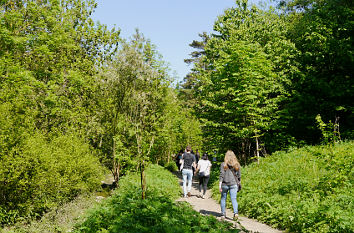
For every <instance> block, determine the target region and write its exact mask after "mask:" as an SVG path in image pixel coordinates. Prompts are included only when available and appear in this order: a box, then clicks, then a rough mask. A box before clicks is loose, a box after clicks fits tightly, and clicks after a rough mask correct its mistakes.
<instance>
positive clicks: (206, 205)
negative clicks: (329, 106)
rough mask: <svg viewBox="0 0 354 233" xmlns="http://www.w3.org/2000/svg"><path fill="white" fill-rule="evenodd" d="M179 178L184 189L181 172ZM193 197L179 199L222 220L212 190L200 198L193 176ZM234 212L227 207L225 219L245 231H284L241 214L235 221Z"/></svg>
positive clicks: (260, 232)
mask: <svg viewBox="0 0 354 233" xmlns="http://www.w3.org/2000/svg"><path fill="white" fill-rule="evenodd" d="M176 175H177V176H178V178H179V183H180V185H181V188H182V189H183V186H182V185H183V182H182V179H181V174H180V173H178V174H176ZM191 194H192V195H191V197H187V198H183V197H182V198H180V199H178V200H177V201H186V202H188V203H190V204H191V205H192V206H193V208H194V210H196V211H198V212H199V213H201V214H204V215H212V216H215V217H216V218H217V219H219V220H221V215H220V204H219V203H217V202H216V201H215V200H214V199H212V198H211V191H210V190H207V192H206V195H205V199H202V198H199V197H198V195H199V190H198V181H196V180H195V179H194V178H193V183H192V191H191ZM232 216H233V212H232V211H231V210H229V209H226V218H225V221H228V222H232V223H233V225H234V226H235V227H236V228H238V229H243V230H244V232H259V233H281V232H282V231H280V230H277V229H274V228H272V227H270V226H268V225H266V224H263V223H260V222H257V221H256V220H254V219H250V218H246V217H243V216H239V221H238V222H235V221H233V220H232Z"/></svg>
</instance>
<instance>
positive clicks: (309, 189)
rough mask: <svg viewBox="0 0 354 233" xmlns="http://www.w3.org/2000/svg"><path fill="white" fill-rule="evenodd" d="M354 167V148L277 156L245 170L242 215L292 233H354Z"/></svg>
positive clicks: (313, 148)
mask: <svg viewBox="0 0 354 233" xmlns="http://www.w3.org/2000/svg"><path fill="white" fill-rule="evenodd" d="M353 165H354V142H346V143H341V144H337V145H335V146H308V147H304V148H301V149H295V150H291V151H288V152H277V153H274V154H273V155H272V156H269V157H267V158H264V159H262V160H261V161H260V164H257V163H254V164H251V165H250V166H247V167H245V168H244V169H243V170H242V191H241V192H240V193H239V197H238V202H239V209H240V212H241V213H242V214H245V215H247V216H249V217H252V218H257V219H258V220H260V221H262V222H265V223H268V224H271V225H273V226H275V227H278V228H283V229H287V230H289V231H291V232H354V226H353V224H352V223H353V222H354V203H353V200H354V195H353V177H354V169H353V168H354V166H353ZM217 189H218V187H217V182H216V183H214V185H213V193H214V194H215V197H216V198H220V197H219V196H220V195H219V192H218V190H217ZM228 204H229V205H230V203H228Z"/></svg>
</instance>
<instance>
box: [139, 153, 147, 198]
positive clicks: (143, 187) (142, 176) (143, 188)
mask: <svg viewBox="0 0 354 233" xmlns="http://www.w3.org/2000/svg"><path fill="white" fill-rule="evenodd" d="M140 181H141V191H142V192H141V198H142V199H143V200H145V197H146V177H145V160H143V161H142V163H141V165H140Z"/></svg>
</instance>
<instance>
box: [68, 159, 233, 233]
mask: <svg viewBox="0 0 354 233" xmlns="http://www.w3.org/2000/svg"><path fill="white" fill-rule="evenodd" d="M139 182H140V181H139V175H138V174H136V173H131V174H129V175H127V176H126V177H124V178H122V179H121V181H120V184H119V188H118V190H117V191H116V192H115V194H114V195H113V196H112V197H111V198H108V199H107V200H106V201H105V202H104V203H103V204H102V206H100V207H98V208H96V209H93V210H91V211H90V212H89V213H88V216H87V217H86V220H85V221H84V222H83V223H82V224H80V225H77V226H76V228H75V230H74V232H85V233H86V232H239V230H237V229H231V224H229V223H225V222H219V221H218V220H217V219H216V218H214V217H211V216H202V215H201V214H199V213H198V212H196V211H194V210H193V209H192V207H191V206H190V205H189V204H187V203H185V202H178V203H176V202H175V201H174V199H176V198H177V197H178V196H180V192H181V188H180V186H179V184H178V180H177V178H176V177H174V176H173V175H172V174H171V173H170V172H168V171H167V170H165V169H163V168H162V167H160V166H157V165H152V166H150V167H149V168H148V170H147V183H148V189H147V195H146V196H147V199H145V200H142V199H141V189H140V187H139Z"/></svg>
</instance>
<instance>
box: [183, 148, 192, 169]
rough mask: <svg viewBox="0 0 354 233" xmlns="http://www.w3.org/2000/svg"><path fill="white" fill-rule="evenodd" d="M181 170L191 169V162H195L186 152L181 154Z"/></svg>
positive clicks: (190, 154)
mask: <svg viewBox="0 0 354 233" xmlns="http://www.w3.org/2000/svg"><path fill="white" fill-rule="evenodd" d="M182 158H183V161H184V162H183V168H184V169H192V167H193V162H194V161H195V158H194V155H193V154H192V153H189V152H186V153H184V154H183V157H182Z"/></svg>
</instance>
